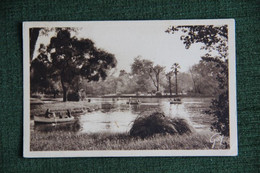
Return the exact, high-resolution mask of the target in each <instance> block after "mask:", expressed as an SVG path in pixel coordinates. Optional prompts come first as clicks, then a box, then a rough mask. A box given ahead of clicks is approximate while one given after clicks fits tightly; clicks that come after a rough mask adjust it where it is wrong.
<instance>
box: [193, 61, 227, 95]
mask: <svg viewBox="0 0 260 173" xmlns="http://www.w3.org/2000/svg"><path fill="white" fill-rule="evenodd" d="M216 66H217V64H216V63H215V62H212V61H210V62H206V61H204V60H201V61H200V62H199V63H198V64H195V65H193V66H192V67H191V68H190V69H189V72H190V75H191V79H192V82H193V92H194V93H198V94H204V95H217V94H220V93H221V89H220V88H219V85H218V80H217V75H218V73H219V68H217V67H216ZM225 86H226V85H225Z"/></svg>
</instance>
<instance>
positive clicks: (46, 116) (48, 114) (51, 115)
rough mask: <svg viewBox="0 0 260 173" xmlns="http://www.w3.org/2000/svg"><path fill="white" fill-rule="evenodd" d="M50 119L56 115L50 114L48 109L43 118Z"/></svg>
mask: <svg viewBox="0 0 260 173" xmlns="http://www.w3.org/2000/svg"><path fill="white" fill-rule="evenodd" d="M51 117H53V118H55V117H56V115H55V113H54V112H51V111H50V109H47V110H46V112H45V118H51Z"/></svg>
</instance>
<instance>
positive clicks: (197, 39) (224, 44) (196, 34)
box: [165, 25, 229, 136]
mask: <svg viewBox="0 0 260 173" xmlns="http://www.w3.org/2000/svg"><path fill="white" fill-rule="evenodd" d="M179 31H181V32H183V35H182V36H181V37H180V40H182V41H183V43H184V45H185V48H186V49H189V48H190V46H191V45H192V44H194V43H202V44H203V46H202V47H201V49H204V50H207V52H208V53H207V54H205V56H202V57H201V58H202V60H204V61H205V62H215V63H216V67H217V68H218V74H217V77H216V79H217V81H218V84H219V89H221V90H222V93H221V94H219V95H218V96H217V97H216V98H215V99H214V100H212V105H211V111H209V113H210V114H212V115H213V116H214V117H215V118H216V119H217V121H216V122H214V123H213V124H212V129H214V130H216V131H218V132H220V133H222V134H223V135H226V136H229V107H228V105H229V98H228V26H227V25H222V26H214V25H189V26H187V25H186V26H170V27H169V28H168V29H167V30H166V31H165V32H167V33H171V34H174V33H175V32H179ZM212 52H217V55H215V54H214V53H212ZM220 105H222V106H220ZM223 105H225V106H223Z"/></svg>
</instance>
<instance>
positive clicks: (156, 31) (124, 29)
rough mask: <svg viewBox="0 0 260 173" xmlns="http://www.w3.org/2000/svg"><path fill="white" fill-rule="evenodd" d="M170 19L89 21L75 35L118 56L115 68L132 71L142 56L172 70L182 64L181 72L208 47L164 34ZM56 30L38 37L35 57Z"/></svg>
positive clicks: (177, 34) (178, 33)
mask: <svg viewBox="0 0 260 173" xmlns="http://www.w3.org/2000/svg"><path fill="white" fill-rule="evenodd" d="M172 25H174V23H170V22H163V23H162V22H113V23H102V22H92V23H87V24H86V25H84V27H82V28H81V29H80V30H79V31H78V33H77V34H76V36H77V37H79V38H89V39H91V40H92V41H94V42H95V45H96V47H97V48H101V49H104V50H106V51H108V52H109V53H112V54H114V55H115V57H116V59H117V62H118V64H117V68H116V71H117V72H119V71H120V70H122V69H124V70H126V71H127V72H130V71H131V64H132V63H133V61H134V58H136V57H138V56H140V57H141V58H143V59H148V60H151V61H153V62H154V64H155V65H156V64H159V65H161V66H165V67H166V68H165V70H166V72H168V71H170V69H171V66H172V65H173V64H174V63H179V65H180V67H181V69H180V71H182V72H185V71H188V69H189V67H191V66H192V65H194V64H196V63H198V62H199V60H200V59H201V58H200V57H201V56H202V55H204V54H205V53H206V52H205V50H200V47H201V46H202V44H193V45H191V47H190V48H189V49H185V45H184V44H183V42H182V41H181V40H180V36H181V34H183V33H182V32H177V33H175V34H168V33H165V30H167V28H168V27H169V26H172ZM53 34H54V32H52V33H50V34H49V35H48V36H39V38H38V40H37V43H36V47H35V53H34V57H35V56H37V50H38V48H39V45H40V44H41V43H43V44H45V45H47V44H48V43H49V40H50V38H51V37H52V36H53Z"/></svg>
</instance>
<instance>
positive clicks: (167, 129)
mask: <svg viewBox="0 0 260 173" xmlns="http://www.w3.org/2000/svg"><path fill="white" fill-rule="evenodd" d="M192 129H193V128H192V127H191V126H190V125H189V124H188V122H187V121H186V120H185V119H182V118H169V117H165V115H164V114H163V113H160V112H154V113H152V114H151V115H148V116H139V117H137V118H136V119H135V121H134V123H133V126H132V128H131V129H130V135H131V136H135V137H141V138H145V137H149V136H153V135H154V134H159V133H160V134H167V133H168V134H179V135H182V134H184V133H191V132H192Z"/></svg>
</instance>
